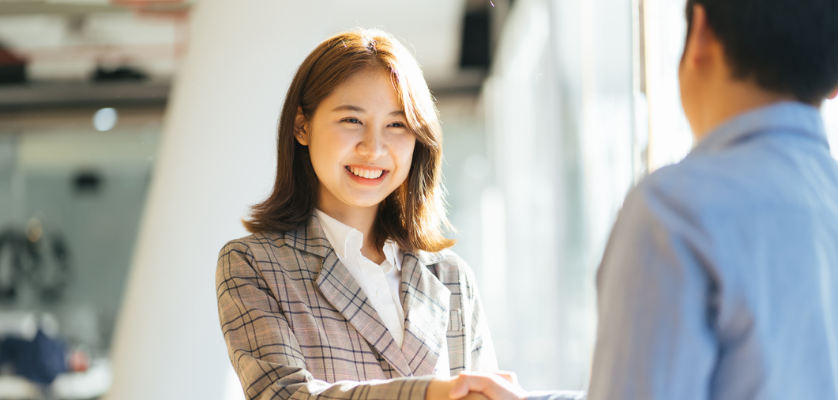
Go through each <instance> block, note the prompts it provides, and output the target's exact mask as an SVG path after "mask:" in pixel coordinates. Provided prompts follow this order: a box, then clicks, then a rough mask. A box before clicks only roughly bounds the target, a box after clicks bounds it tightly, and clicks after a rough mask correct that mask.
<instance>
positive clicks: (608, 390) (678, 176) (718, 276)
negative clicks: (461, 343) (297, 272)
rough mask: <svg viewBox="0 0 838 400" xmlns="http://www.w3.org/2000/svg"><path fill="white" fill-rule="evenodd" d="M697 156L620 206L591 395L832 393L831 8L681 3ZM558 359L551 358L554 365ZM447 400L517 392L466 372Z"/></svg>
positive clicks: (835, 40)
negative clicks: (827, 115) (825, 115)
mask: <svg viewBox="0 0 838 400" xmlns="http://www.w3.org/2000/svg"><path fill="white" fill-rule="evenodd" d="M687 19H688V34H687V40H686V44H685V47H684V54H683V57H682V60H681V65H680V69H679V79H680V84H681V100H682V103H683V106H684V111H685V113H686V116H687V118H688V119H689V121H690V125H691V127H692V130H693V133H694V136H695V142H696V146H695V148H694V149H693V151H692V152H691V153H690V154H689V155H688V156H687V157H686V158H685V159H684V160H683V161H682V162H680V163H678V164H676V165H673V166H670V167H666V168H662V169H661V170H660V171H657V172H655V173H654V174H652V175H651V176H649V177H648V178H647V179H645V180H644V181H643V182H641V183H640V184H639V185H638V186H637V187H636V188H635V189H634V190H632V192H631V193H630V194H629V195H628V197H627V198H626V201H625V204H624V207H623V210H622V211H621V213H620V215H619V217H618V219H617V222H616V224H615V226H614V229H613V232H612V235H611V239H610V241H609V243H608V246H607V248H606V251H605V254H604V257H603V260H602V265H601V266H600V270H599V272H598V276H597V286H598V311H599V321H600V322H599V327H598V331H597V343H596V348H595V352H594V360H593V368H592V372H591V382H590V387H589V392H588V394H587V397H588V399H591V400H604V399H637V400H640V399H642V400H655V399H677V400H692V399H722V400H727V399H736V400H742V399H817V400H835V399H838V164H836V162H835V160H834V159H833V158H832V156H831V155H830V152H829V146H828V144H827V140H826V135H825V133H824V128H823V123H822V121H821V118H820V114H819V109H818V108H819V107H820V105H821V103H822V102H823V100H824V99H825V98H827V97H829V98H832V97H835V95H836V87H838V1H836V0H688V2H687ZM556 362H561V360H557V361H556ZM455 384H456V386H455V387H454V389H453V390H452V392H451V398H459V397H460V396H462V395H464V394H465V393H467V392H468V390H471V391H473V392H480V393H482V394H483V395H485V396H487V397H489V398H490V399H492V400H507V399H521V398H524V397H530V398H547V399H553V400H556V399H568V398H581V397H582V396H584V394H580V393H577V394H571V393H565V394H561V393H546V394H544V393H542V394H531V393H526V392H524V391H523V389H521V388H520V387H518V386H516V385H512V384H509V383H507V382H506V381H505V380H503V379H502V378H499V377H493V376H491V375H479V374H463V375H461V376H460V377H459V378H458V379H457V381H456V382H455Z"/></svg>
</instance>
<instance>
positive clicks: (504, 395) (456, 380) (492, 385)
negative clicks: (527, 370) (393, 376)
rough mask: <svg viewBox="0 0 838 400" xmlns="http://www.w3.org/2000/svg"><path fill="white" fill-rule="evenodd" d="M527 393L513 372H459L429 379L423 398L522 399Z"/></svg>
mask: <svg viewBox="0 0 838 400" xmlns="http://www.w3.org/2000/svg"><path fill="white" fill-rule="evenodd" d="M528 395H529V393H527V392H526V391H524V389H523V388H522V387H521V385H519V384H518V379H517V377H516V375H515V373H514V372H506V371H498V372H494V373H490V372H461V373H460V374H459V375H457V376H455V377H451V378H443V379H434V380H433V381H431V383H430V384H429V385H428V390H427V392H425V400H524V399H526V398H527V397H528Z"/></svg>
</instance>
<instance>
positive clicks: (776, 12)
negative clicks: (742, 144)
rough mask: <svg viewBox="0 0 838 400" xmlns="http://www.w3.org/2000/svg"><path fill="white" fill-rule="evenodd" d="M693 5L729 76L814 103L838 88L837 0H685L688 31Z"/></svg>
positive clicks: (817, 102) (688, 30) (816, 103)
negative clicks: (720, 52)
mask: <svg viewBox="0 0 838 400" xmlns="http://www.w3.org/2000/svg"><path fill="white" fill-rule="evenodd" d="M697 4H700V5H702V6H704V9H705V11H706V15H707V23H708V25H709V26H710V28H711V29H712V30H713V32H714V33H715V34H716V37H717V38H718V39H719V41H720V42H721V43H722V45H723V46H724V49H725V58H726V60H727V62H728V64H729V65H730V66H731V68H732V70H733V77H734V78H737V79H753V81H754V82H756V84H757V85H759V86H760V87H762V88H763V89H766V90H770V91H772V92H775V93H780V94H790V95H793V96H794V97H795V98H797V100H799V101H802V102H805V103H809V104H814V105H819V103H820V101H821V100H823V99H824V98H825V97H826V96H827V95H828V94H829V93H830V92H831V91H832V90H833V89H834V88H835V87H836V86H838V0H687V26H688V29H687V32H688V33H687V35H689V32H690V31H691V25H692V17H693V8H694V6H695V5H697ZM688 37H689V36H688Z"/></svg>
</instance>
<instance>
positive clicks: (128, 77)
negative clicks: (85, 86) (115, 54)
mask: <svg viewBox="0 0 838 400" xmlns="http://www.w3.org/2000/svg"><path fill="white" fill-rule="evenodd" d="M146 79H148V74H146V73H145V72H142V71H140V70H138V69H137V68H133V67H126V66H122V67H116V68H104V67H101V66H98V67H96V71H94V72H93V81H94V82H125V81H144V80H146Z"/></svg>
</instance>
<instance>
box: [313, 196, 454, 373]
mask: <svg viewBox="0 0 838 400" xmlns="http://www.w3.org/2000/svg"><path fill="white" fill-rule="evenodd" d="M314 215H315V216H316V217H317V218H318V219H319V220H320V226H321V227H322V228H323V232H325V234H326V239H328V240H329V243H330V244H331V245H332V248H334V249H335V253H336V254H337V256H338V259H339V260H340V262H341V263H342V264H343V265H344V266H345V267H346V269H347V270H349V273H350V274H351V275H352V277H353V278H355V281H356V282H358V285H359V286H361V290H363V291H364V294H366V295H367V298H369V299H370V302H372V306H373V308H374V309H375V311H376V312H377V313H378V316H379V317H381V322H383V323H384V326H386V327H387V330H389V331H390V335H391V336H393V340H395V341H396V345H398V346H399V348H401V347H402V342H404V307H403V306H402V302H401V300H400V297H399V291H400V289H399V288H400V285H401V281H402V257H403V255H404V254H403V253H402V251H401V249H399V245H397V244H396V242H394V241H392V240H387V241H386V242H384V249H383V250H384V257H385V260H384V262H382V263H381V264H380V265H379V264H376V263H374V262H372V261H371V260H370V259H368V258H366V257H364V256H363V255H362V254H361V246H363V244H364V234H363V233H361V232H360V231H359V230H357V229H355V228H352V227H350V226H347V225H346V224H344V223H342V222H340V221H338V220H336V219H334V218H332V217H330V216H328V215H327V214H326V213H324V212H323V211H320V210H318V209H315V210H314ZM434 375H435V376H439V377H448V376H450V375H451V370H450V365H449V361H448V341H447V340H443V341H442V349H441V352H440V355H439V359H438V360H437V364H436V367H435V368H434Z"/></svg>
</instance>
